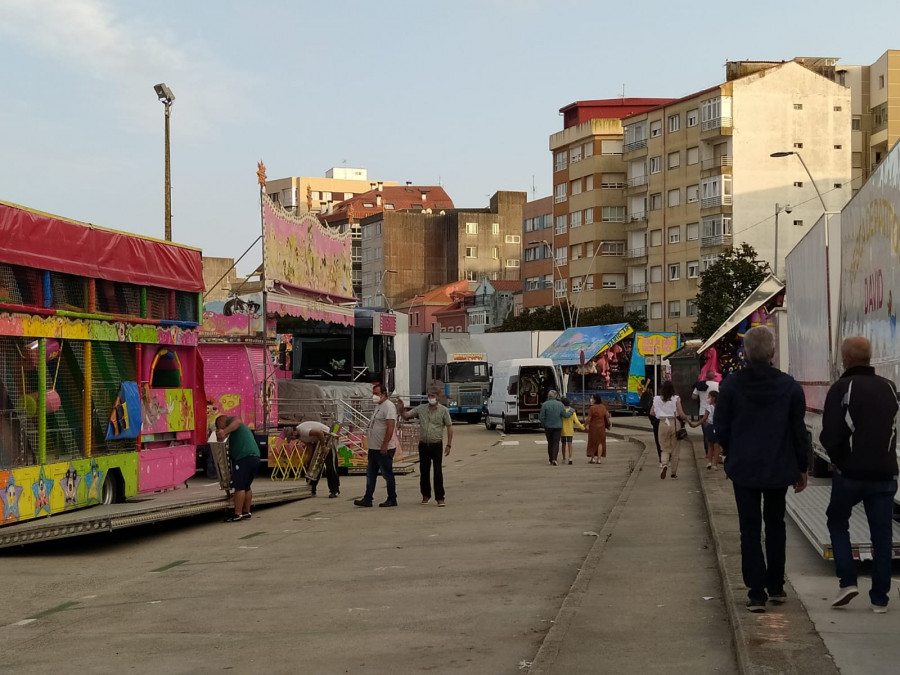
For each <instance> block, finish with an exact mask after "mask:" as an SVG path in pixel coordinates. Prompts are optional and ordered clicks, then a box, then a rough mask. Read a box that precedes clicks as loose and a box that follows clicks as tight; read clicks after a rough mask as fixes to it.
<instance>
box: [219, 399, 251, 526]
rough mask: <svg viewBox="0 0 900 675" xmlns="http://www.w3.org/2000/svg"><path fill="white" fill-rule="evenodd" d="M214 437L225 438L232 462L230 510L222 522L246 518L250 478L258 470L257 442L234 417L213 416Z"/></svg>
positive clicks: (232, 521)
mask: <svg viewBox="0 0 900 675" xmlns="http://www.w3.org/2000/svg"><path fill="white" fill-rule="evenodd" d="M216 439H217V440H218V441H219V442H222V441H224V440H226V439H227V440H228V457H229V458H230V459H231V463H232V466H233V469H232V472H231V485H232V487H233V488H234V513H233V514H231V515H229V516H228V517H227V518H226V519H225V522H226V523H236V522H238V521H240V520H249V519H250V518H251V517H252V514H251V513H250V506H251V504H252V503H253V490H252V489H251V486H252V485H253V478H254V477H255V476H256V472H257V471H258V470H259V446H258V445H257V444H256V439H255V438H254V437H253V432H252V431H250V429H249V428H248V427H247V425H246V424H244V423H243V422H241V420H240V418H238V417H225V415H219V416H218V417H217V418H216Z"/></svg>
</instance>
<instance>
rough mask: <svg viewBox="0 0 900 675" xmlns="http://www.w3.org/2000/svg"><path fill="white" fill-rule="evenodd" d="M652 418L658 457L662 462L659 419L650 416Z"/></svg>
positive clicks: (651, 422)
mask: <svg viewBox="0 0 900 675" xmlns="http://www.w3.org/2000/svg"><path fill="white" fill-rule="evenodd" d="M648 417H649V418H650V426H651V427H653V440H654V441H656V456H657V457H659V461H660V462H661V461H662V448H661V447H660V445H659V418H658V417H655V416H654V415H648Z"/></svg>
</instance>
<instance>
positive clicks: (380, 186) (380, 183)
mask: <svg viewBox="0 0 900 675" xmlns="http://www.w3.org/2000/svg"><path fill="white" fill-rule="evenodd" d="M383 187H384V183H383V182H382V181H378V191H379V192H381V188H383Z"/></svg>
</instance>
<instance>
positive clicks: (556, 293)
mask: <svg viewBox="0 0 900 675" xmlns="http://www.w3.org/2000/svg"><path fill="white" fill-rule="evenodd" d="M553 297H554V298H564V297H566V280H565V279H557V280H556V283H554V284H553Z"/></svg>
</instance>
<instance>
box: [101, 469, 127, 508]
mask: <svg viewBox="0 0 900 675" xmlns="http://www.w3.org/2000/svg"><path fill="white" fill-rule="evenodd" d="M101 501H102V502H103V503H104V504H120V503H122V502H124V501H125V488H124V485H123V482H122V474H121V473H119V471H118V469H112V470H110V471H109V473H108V474H107V475H106V480H105V481H103V488H102V494H101Z"/></svg>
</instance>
